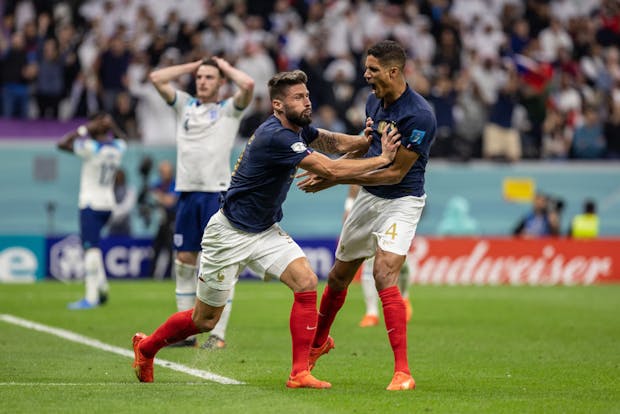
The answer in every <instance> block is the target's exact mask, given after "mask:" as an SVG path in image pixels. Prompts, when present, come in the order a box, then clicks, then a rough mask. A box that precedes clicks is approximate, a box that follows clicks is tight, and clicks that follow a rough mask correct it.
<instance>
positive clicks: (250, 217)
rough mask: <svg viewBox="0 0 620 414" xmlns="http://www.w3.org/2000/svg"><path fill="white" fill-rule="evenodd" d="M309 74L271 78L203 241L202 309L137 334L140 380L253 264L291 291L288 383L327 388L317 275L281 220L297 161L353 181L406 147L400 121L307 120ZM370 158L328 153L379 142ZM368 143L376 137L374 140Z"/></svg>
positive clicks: (206, 319)
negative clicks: (313, 354) (350, 131)
mask: <svg viewBox="0 0 620 414" xmlns="http://www.w3.org/2000/svg"><path fill="white" fill-rule="evenodd" d="M306 82H307V77H306V74H305V73H304V72H302V71H299V70H296V71H292V72H282V73H279V74H277V75H275V76H274V77H273V78H272V79H271V80H270V81H269V84H268V86H269V95H270V98H271V104H272V109H273V115H271V116H270V117H269V118H268V119H267V120H266V121H265V122H263V123H262V124H261V125H260V126H259V127H258V129H257V130H256V132H255V133H254V135H253V136H252V137H251V138H250V140H249V141H248V143H247V145H246V147H245V150H244V152H243V153H242V154H241V155H240V156H239V159H238V161H237V164H236V166H235V168H234V171H233V173H232V180H231V184H230V187H229V189H228V191H227V192H226V193H225V195H224V196H223V200H222V202H221V208H220V210H219V211H218V212H217V213H216V214H215V215H214V216H213V217H212V218H211V220H209V224H208V225H207V227H206V229H205V231H204V235H203V239H202V253H201V256H200V269H199V273H198V275H199V276H198V287H197V297H198V300H197V301H196V306H195V307H194V309H193V311H192V310H188V311H185V312H177V313H176V314H174V315H172V316H171V317H170V318H169V319H168V320H167V321H166V322H165V323H164V324H162V325H161V326H160V327H159V328H157V329H156V330H155V332H153V333H152V334H151V335H149V336H146V335H145V334H143V333H140V332H139V333H137V334H135V335H134V337H133V347H134V354H135V359H134V368H135V371H136V375H137V377H138V379H139V380H140V381H142V382H152V381H153V358H154V357H155V354H156V353H157V352H158V351H159V349H161V348H162V347H164V346H166V345H167V344H169V343H173V342H175V341H178V340H179V339H182V338H185V337H187V336H189V335H194V334H196V333H198V332H208V331H211V330H212V329H213V328H214V326H215V325H216V324H217V322H218V320H219V318H220V315H221V314H222V310H223V309H224V305H225V303H226V301H227V299H228V295H229V292H230V290H231V289H232V287H233V286H234V284H235V282H236V281H237V277H238V276H239V273H240V272H241V271H242V270H243V269H244V268H245V267H249V268H250V269H252V270H253V271H254V272H255V273H256V274H258V275H259V276H261V277H263V278H264V279H265V280H268V279H271V278H277V279H280V281H281V282H282V283H284V284H285V285H287V286H288V287H289V288H290V289H291V290H292V291H293V294H294V301H293V307H292V309H291V314H290V323H289V328H290V332H291V337H292V348H293V350H292V354H293V358H292V359H293V364H292V365H293V366H292V370H291V373H290V376H289V379H288V381H287V383H286V386H287V387H289V388H330V387H331V384H329V383H328V382H325V381H321V380H318V379H316V378H315V377H314V376H312V374H311V373H310V370H309V364H308V358H309V352H310V343H311V341H312V338H313V336H314V332H315V330H316V326H317V325H316V324H317V309H316V302H317V293H316V286H317V283H318V279H317V276H316V274H315V273H314V271H313V270H312V269H311V267H310V264H309V262H308V259H307V258H306V256H305V254H304V252H303V251H302V250H301V248H300V247H299V246H298V245H297V243H295V241H294V240H293V239H291V237H290V236H289V235H288V234H287V233H286V232H285V231H284V230H283V229H282V228H281V227H280V226H279V224H278V222H279V221H280V220H281V219H282V204H283V203H284V200H285V198H286V195H287V193H288V190H289V189H290V187H291V184H292V183H293V180H294V178H295V175H296V171H297V168H298V167H299V168H303V169H304V170H306V171H310V172H313V173H315V174H317V175H320V176H322V177H329V178H330V179H333V180H338V179H350V178H352V177H356V176H358V175H361V174H364V173H367V172H370V171H373V170H377V169H378V168H382V167H385V166H387V165H389V164H390V163H391V162H392V160H393V159H394V156H395V154H396V150H397V149H398V147H399V145H400V142H399V141H400V134H399V133H398V131H397V129H396V128H394V129H392V130H391V131H389V132H388V130H387V129H384V131H383V133H382V134H381V135H375V136H371V130H370V128H368V129H367V131H366V135H365V136H357V135H345V134H339V133H332V132H329V131H325V130H322V129H316V128H314V127H312V126H311V125H310V123H311V120H312V104H311V102H310V96H309V93H308V88H307V86H306ZM375 140H378V142H377V143H376V148H375V149H376V150H377V152H376V154H375V156H372V157H367V158H364V159H357V160H352V159H343V158H341V159H337V160H332V159H330V158H329V157H327V156H326V155H323V154H321V153H320V152H318V151H314V150H313V148H315V149H320V150H321V151H325V152H341V153H345V152H351V151H359V150H364V151H365V150H366V149H368V147H369V144H370V145H372V146H375V142H374V141H375ZM369 141H372V143H370V142H369Z"/></svg>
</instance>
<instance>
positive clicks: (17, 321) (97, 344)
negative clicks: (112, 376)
mask: <svg viewBox="0 0 620 414" xmlns="http://www.w3.org/2000/svg"><path fill="white" fill-rule="evenodd" d="M0 320H2V321H4V322H7V323H11V324H13V325H18V326H21V327H24V328H28V329H32V330H35V331H39V332H45V333H48V334H51V335H55V336H58V337H60V338H63V339H66V340H68V341H72V342H77V343H79V344H82V345H88V346H91V347H93V348H97V349H101V350H103V351H108V352H112V353H113V354H118V355H122V356H125V357H129V358H131V359H133V358H134V355H133V351H129V350H127V349H124V348H120V347H118V346H113V345H109V344H106V343H103V342H101V341H98V340H96V339H92V338H89V337H87V336H83V335H80V334H76V333H75V332H71V331H67V330H65V329H60V328H54V327H51V326H47V325H43V324H40V323H37V322H32V321H29V320H27V319H22V318H18V317H16V316H13V315H8V314H0ZM154 363H155V365H159V366H162V367H166V368H170V369H172V370H175V371H179V372H183V373H185V374H188V375H193V376H194V377H198V378H203V379H206V380H208V381H213V382H217V383H219V384H225V385H240V384H244V383H243V382H241V381H237V380H235V379H232V378H227V377H224V376H221V375H217V374H214V373H212V372H209V371H203V370H201V369H196V368H190V367H188V366H185V365H182V364H178V363H176V362H172V361H167V360H165V359H160V358H155V361H154Z"/></svg>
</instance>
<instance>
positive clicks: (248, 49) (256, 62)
mask: <svg viewBox="0 0 620 414" xmlns="http://www.w3.org/2000/svg"><path fill="white" fill-rule="evenodd" d="M235 66H236V67H237V68H239V70H241V71H243V72H245V73H247V74H248V76H250V77H251V78H252V79H254V82H255V85H256V86H255V89H254V95H255V96H257V95H260V96H262V97H264V98H265V99H269V93H268V91H267V82H269V79H271V77H272V76H273V75H275V73H276V67H275V64H274V62H273V60H272V59H271V58H270V57H269V54H267V51H266V50H265V47H264V46H263V44H262V43H260V42H256V41H251V40H250V41H248V42H246V43H245V44H244V45H243V51H242V53H241V55H240V56H239V59H237V64H236V65H235Z"/></svg>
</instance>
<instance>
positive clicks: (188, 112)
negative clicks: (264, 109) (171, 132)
mask: <svg viewBox="0 0 620 414" xmlns="http://www.w3.org/2000/svg"><path fill="white" fill-rule="evenodd" d="M172 107H173V108H174V110H175V111H176V116H177V173H176V190H177V191H201V192H219V191H224V190H226V189H228V186H229V185H230V153H231V151H232V147H233V144H234V140H235V136H236V135H237V131H238V130H239V123H240V122H241V115H242V114H243V110H239V109H237V108H235V106H234V103H233V99H232V98H229V99H225V100H223V101H221V102H218V103H207V104H203V103H201V102H200V101H199V100H198V99H196V98H194V97H192V96H191V95H189V94H188V93H186V92H183V91H179V90H177V91H176V96H175V100H174V103H172Z"/></svg>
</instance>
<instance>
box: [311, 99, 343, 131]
mask: <svg viewBox="0 0 620 414" xmlns="http://www.w3.org/2000/svg"><path fill="white" fill-rule="evenodd" d="M312 122H313V125H314V126H315V127H317V128H323V129H326V130H328V131H333V132H342V133H346V132H347V127H346V125H345V123H344V121H343V120H342V119H341V118H340V117H338V113H337V112H336V110H335V109H334V107H333V106H331V105H322V106H321V107H319V109H318V110H317V111H316V116H314V117H313V119H312Z"/></svg>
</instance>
